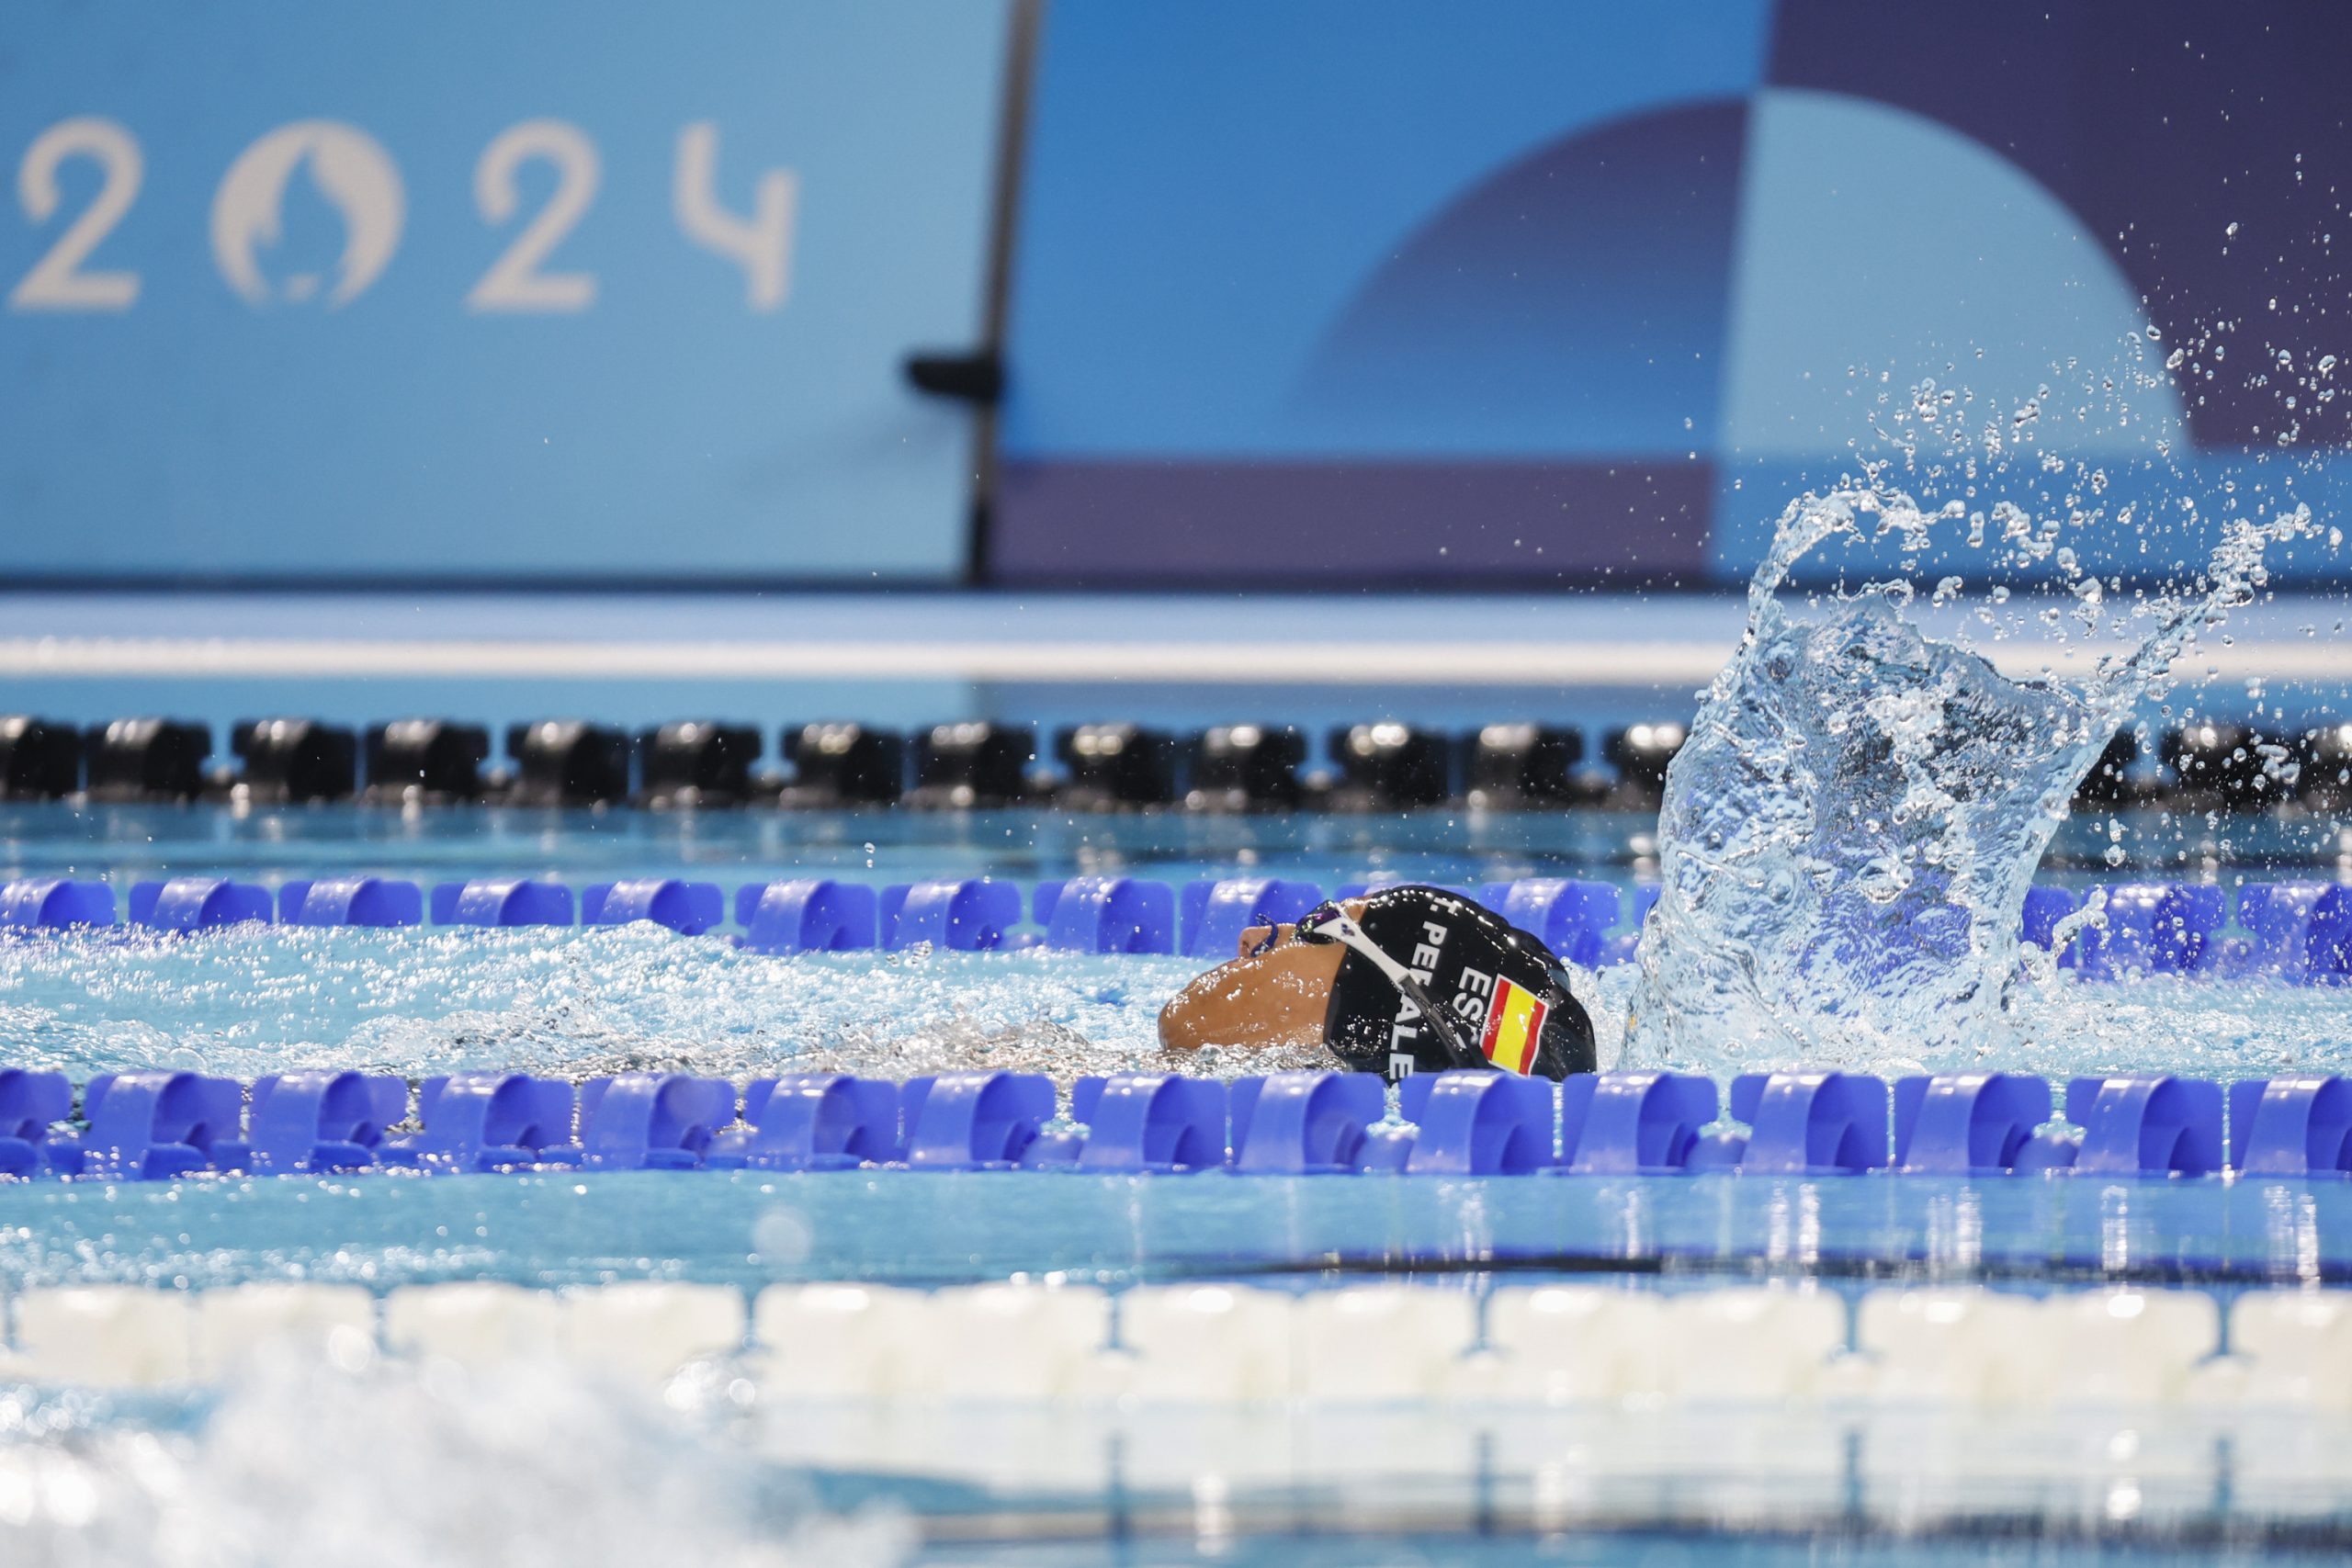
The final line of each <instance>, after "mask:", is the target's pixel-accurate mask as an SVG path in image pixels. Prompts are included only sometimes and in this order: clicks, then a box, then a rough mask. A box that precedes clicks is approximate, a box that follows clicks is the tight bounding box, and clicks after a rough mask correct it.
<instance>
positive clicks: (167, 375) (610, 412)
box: [0, 0, 1008, 581]
mask: <svg viewBox="0 0 2352 1568" xmlns="http://www.w3.org/2000/svg"><path fill="white" fill-rule="evenodd" d="M1007 22H1008V8H1007V6H1006V4H1005V3H1004V0H862V3H860V0H809V3H803V4H775V3H771V0H699V3H696V4H693V5H683V6H579V5H576V4H567V3H563V0H501V3H499V4H496V5H489V6H484V5H469V4H459V3H457V0H415V3H411V4H405V5H400V6H358V7H353V6H317V5H306V4H297V3H290V0H245V3H240V4H187V5H175V6H86V5H80V4H73V3H68V0H17V3H16V4H14V5H12V6H8V7H7V8H6V10H5V11H4V12H0V159H12V160H14V165H13V171H12V172H13V181H12V182H10V183H11V186H12V194H13V196H14V198H15V199H14V201H13V203H0V570H6V571H8V572H11V573H14V574H17V575H18V576H19V577H20V578H21V577H23V576H26V575H34V576H71V577H82V578H91V577H96V578H104V577H107V576H109V575H119V576H123V577H153V576H171V575H202V576H219V577H275V576H287V577H312V578H320V577H325V578H351V579H356V580H365V579H367V578H369V577H371V576H379V577H380V576H397V577H426V578H438V579H489V580H496V579H514V578H520V577H532V578H567V579H590V580H594V579H609V580H613V581H639V580H642V579H645V578H647V577H661V578H667V579H693V578H716V579H725V578H737V577H741V578H760V579H771V580H775V579H826V578H835V579H854V580H855V581H873V580H875V579H876V578H877V577H879V578H883V579H908V578H916V579H943V578H948V577H952V576H954V575H955V574H956V573H957V572H958V571H959V570H961V568H962V567H963V564H964V558H965V551H966V548H967V541H966V518H967V511H968V506H967V500H968V487H969V484H970V479H971V451H970V445H971V439H972V437H971V431H970V422H969V420H968V418H967V416H966V415H965V414H963V413H962V412H960V411H958V410H956V408H954V407H953V406H943V405H941V404H939V403H936V402H933V401H931V400H925V399H924V398H923V397H922V395H920V394H918V393H916V392H914V391H912V390H910V389H909V388H908V387H907V386H906V384H905V382H904V380H903V378H902V376H901V373H900V364H901V362H902V360H903V358H904V356H905V355H906V354H907V352H908V351H909V350H910V349H916V348H930V347H942V346H944V347H948V348H957V347H963V346H966V345H968V344H971V343H973V341H974V340H975V339H976V337H977V336H978V333H979V332H980V330H981V323H982V320H983V310H984V291H985V287H986V278H985V273H986V263H987V254H988V237H989V224H990V200H991V181H992V175H993V163H994V157H995V148H996V132H997V127H998V124H999V119H1000V96H1001V90H1002V83H1003V75H1004V68H1005V60H1004V51H1005V48H1006V42H1007V32H1008V27H1007Z"/></svg>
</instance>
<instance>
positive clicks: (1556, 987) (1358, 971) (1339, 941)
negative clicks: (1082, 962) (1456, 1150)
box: [1159, 887, 1593, 1083]
mask: <svg viewBox="0 0 2352 1568" xmlns="http://www.w3.org/2000/svg"><path fill="white" fill-rule="evenodd" d="M1159 1039H1160V1043H1162V1044H1164V1045H1169V1046H1172V1047H1176V1048H1178V1049H1192V1048H1195V1047H1198V1046H1202V1045H1245V1046H1283V1045H1307V1044H1314V1043H1321V1044H1323V1045H1326V1046H1328V1047H1329V1049H1330V1052H1331V1054H1332V1055H1335V1056H1337V1057H1339V1058H1340V1061H1341V1062H1343V1063H1344V1064H1346V1065H1347V1066H1349V1067H1351V1068H1353V1069H1355V1070H1357V1071H1359V1072H1373V1073H1380V1074H1382V1075H1384V1076H1385V1077H1387V1079H1388V1080H1389V1081H1390V1082H1391V1083H1394V1082H1396V1081H1397V1079H1399V1078H1402V1077H1407V1076H1408V1075H1410V1074H1413V1073H1435V1072H1443V1071H1445V1070H1446V1069H1448V1068H1451V1067H1500V1068H1503V1069H1504V1070H1506V1071H1510V1072H1515V1073H1527V1074H1536V1075H1540V1076H1542V1077H1547V1078H1561V1077H1567V1076H1568V1075H1569V1074H1570V1073H1589V1072H1590V1071H1592V1070H1593V1046H1592V1020H1591V1019H1590V1018H1589V1017H1587V1016H1586V1014H1585V1010H1584V1008H1583V1005H1582V1004H1580V1003H1579V1002H1578V1001H1577V999H1576V998H1575V996H1574V995H1572V994H1571V993H1570V991H1569V989H1568V977H1567V972H1566V965H1564V964H1561V962H1560V961H1559V960H1558V959H1556V958H1555V957H1553V956H1552V953H1551V952H1550V950H1549V949H1547V948H1545V947H1544V944H1543V943H1542V942H1538V941H1537V940H1536V939H1535V938H1533V937H1532V936H1530V935H1529V934H1528V933H1527V932H1525V931H1521V930H1519V929H1518V928H1517V927H1516V926H1513V925H1512V924H1510V922H1509V921H1508V920H1505V919H1502V918H1501V917H1500V916H1498V915H1497V914H1495V913H1494V912H1493V911H1492V910H1490V909H1487V908H1484V907H1482V906H1480V905H1477V904H1475V903H1472V902H1471V901H1470V900H1469V899H1467V898H1464V897H1461V896H1460V895H1458V894H1453V893H1448V892H1446V891H1444V890H1443V889H1442V888H1437V887H1387V888H1383V889H1382V890H1381V891H1379V892H1377V893H1374V894H1371V895H1370V896H1368V897H1363V898H1351V899H1349V900H1347V901H1346V902H1345V903H1343V904H1325V905H1323V906H1321V907H1320V908H1315V909H1311V910H1309V911H1307V913H1306V914H1305V915H1304V916H1302V917H1300V919H1299V920H1298V923H1297V924H1296V925H1295V926H1291V925H1285V926H1271V927H1270V926H1252V927H1251V928H1250V930H1249V931H1245V932H1243V933H1242V937H1241V952H1240V956H1239V957H1238V958H1235V959H1234V960H1233V961H1232V962H1231V963H1228V964H1220V965H1218V966H1217V967H1216V968H1215V969H1212V970H1210V971H1209V972H1208V973H1207V974H1205V975H1201V976H1195V977H1194V978H1193V981H1192V982H1191V983H1190V984H1189V985H1187V986H1186V987H1184V988H1183V989H1182V991H1179V992H1178V993H1177V994H1176V996H1175V998H1174V999H1173V1000H1171V1001H1170V1002H1169V1004H1168V1005H1167V1007H1165V1008H1164V1009H1162V1010H1160V1014H1159Z"/></svg>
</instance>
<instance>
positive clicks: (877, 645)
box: [0, 637, 2352, 687]
mask: <svg viewBox="0 0 2352 1568" xmlns="http://www.w3.org/2000/svg"><path fill="white" fill-rule="evenodd" d="M1730 651H1731V649H1730V647H1729V645H1727V644H1718V643H1713V642H1688V641H1673V642H1668V641H1655V642H1653V641H1636V640H1617V641H1605V642H1603V641H1595V642H1572V641H1543V642H1536V641H1476V642H1465V641H1428V642H1415V641H1409V640H1407V641H1399V640H1394V639H1390V640H1383V641H1376V642H1374V641H1364V642H1341V643H1333V642H1325V643H1319V644H1317V654H1318V657H1317V659H1316V660H1313V661H1312V663H1311V667H1309V665H1308V664H1307V663H1305V662H1302V661H1301V660H1293V659H1285V658H1283V657H1280V655H1279V652H1270V651H1269V649H1268V648H1267V647H1266V645H1264V644H1263V643H1257V642H1252V643H1248V644H1242V643H1236V642H1227V641H1201V642H1123V641H1086V642H1080V641H1028V642H1015V641H963V642H925V641H920V640H913V641H888V642H884V641H874V642H815V641H809V642H788V641H725V642H721V641H712V642H680V641H612V640H602V639H598V640H588V639H581V640H567V641H555V640H539V639H531V640H522V639H504V640H499V639H489V638H482V639H468V640H458V639H449V640H425V639H417V638H407V639H399V638H338V637H12V638H5V639H0V675H7V676H17V677H29V676H51V677H86V678H103V677H121V676H138V677H142V678H147V679H154V680H205V679H215V678H219V677H223V676H244V677H254V676H269V677H298V678H302V677H307V678H313V679H315V678H320V677H335V676H345V677H369V678H374V677H385V676H424V677H438V678H444V679H481V678H507V679H513V678H529V679H535V680H558V681H560V680H575V681H577V680H616V679H618V680H831V681H933V680H945V681H974V682H1075V683H1090V684H1091V683H1101V682H1185V683H1205V684H1226V685H1234V684H1239V685H1270V684H1271V685H1332V686H1364V685H1378V686H1397V685H1407V686H1464V685H1467V686H1546V687H1558V686H1673V685H1683V686H1698V685H1702V684H1704V683H1705V682H1708V681H1709V680H1712V679H1713V676H1714V674H1715V672H1716V671H1718V670H1720V669H1722V668H1723V665H1724V660H1725V659H1726V658H1727V657H1728V655H1729V653H1730ZM2101 651H2105V649H2102V648H2101V647H2098V646H2086V647H2080V648H2077V647H2074V646H2071V645H2070V646H2065V647H2058V646H2053V645H2050V644H2043V643H2018V644H2014V645H2010V646H2007V647H2004V648H2002V649H1996V650H1995V652H1994V655H1993V657H1994V661H1995V663H1996V665H1997V666H1998V667H1999V668H2000V669H2001V670H2002V671H2004V672H2005V673H2007V674H2009V675H2012V676H2019V675H2031V674H2036V673H2039V672H2040V671H2041V670H2042V669H2043V667H2044V666H2052V665H2054V666H2055V668H2057V669H2058V670H2059V671H2060V672H2061V673H2062V674H2063V673H2064V672H2066V671H2069V670H2080V671H2088V669H2089V667H2090V661H2091V659H2092V658H2093V657H2094V656H2095V655H2096V654H2098V653H2099V652H2101ZM2175 671H2176V673H2177V674H2178V675H2180V676H2181V677H2183V678H2184V679H2190V680H2194V679H2197V678H2198V677H2199V676H2204V675H2208V674H2209V672H2210V676H2211V678H2212V679H2217V680H2229V681H2237V680H2281V681H2291V680H2312V681H2352V643H2339V642H2323V641H2312V640H2304V639H2299V640H2296V641H2293V642H2285V641H2280V642H2249V641H2240V642H2238V643H2235V644H2233V645H2228V646H2219V647H2211V648H2205V649H2197V650H2195V651H2193V652H2191V653H2190V654H2188V656H2186V657H2185V658H2183V659H2182V660H2180V661H2179V662H2178V663H2177V665H2176V666H2175Z"/></svg>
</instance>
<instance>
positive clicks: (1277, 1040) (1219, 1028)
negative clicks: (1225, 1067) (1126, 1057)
mask: <svg viewBox="0 0 2352 1568" xmlns="http://www.w3.org/2000/svg"><path fill="white" fill-rule="evenodd" d="M1340 908H1343V909H1345V910H1346V911H1347V913H1348V918H1349V919H1363V910H1364V903H1363V899H1361V898H1351V899H1349V900H1348V901H1347V902H1346V903H1344V904H1342V905H1340ZM1296 934H1297V933H1296V928H1295V927H1292V926H1287V925H1284V926H1277V927H1273V928H1272V929H1271V930H1270V929H1269V928H1268V927H1265V926H1252V927H1250V929H1249V930H1248V931H1244V932H1242V933H1241V945H1240V949H1239V956H1238V957H1236V958H1235V959H1233V960H1232V961H1231V962H1230V963H1227V964H1218V965H1217V966H1216V968H1214V969H1212V970H1210V971H1209V972H1208V973H1207V974H1205V975H1196V976H1193V980H1192V982H1191V983H1190V984H1189V985H1187V986H1186V987H1184V988H1183V989H1182V990H1181V991H1179V992H1177V993H1176V995H1175V997H1174V998H1172V999H1170V1002H1169V1004H1168V1005H1167V1006H1166V1007H1164V1008H1162V1009H1161V1010H1160V1011H1159V1043H1161V1044H1162V1045H1166V1046H1169V1047H1171V1048H1174V1049H1179V1050H1186V1051H1193V1050H1198V1049H1199V1048H1200V1047H1202V1046H1204V1045H1246V1046H1287V1045H1297V1046H1311V1045H1320V1044H1321V1043H1323V1020H1324V1016H1325V1015H1326V1014H1327V1013H1328V1012H1329V1010H1330V1006H1331V985H1332V982H1333V981H1334V980H1336V979H1337V978H1338V977H1339V974H1340V960H1341V959H1343V958H1345V957H1346V956H1347V949H1345V948H1343V947H1341V946H1340V945H1339V944H1338V943H1336V942H1323V943H1307V942H1295V941H1294V940H1292V939H1293V938H1294V937H1295V935H1296ZM1270 935H1271V936H1272V937H1274V938H1275V939H1277V940H1276V942H1275V944H1274V945H1273V946H1272V947H1266V939H1267V938H1268V936H1270ZM1261 948H1264V949H1265V951H1263V952H1260V951H1259V950H1260V949H1261ZM1253 955H1254V956H1253Z"/></svg>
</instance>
